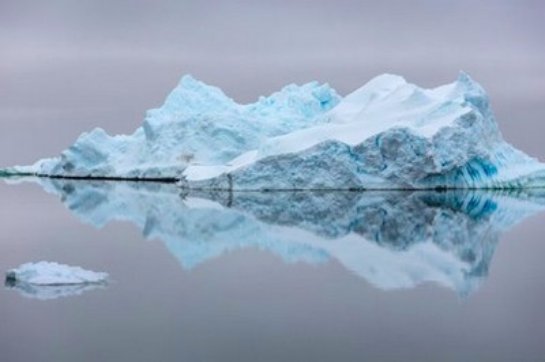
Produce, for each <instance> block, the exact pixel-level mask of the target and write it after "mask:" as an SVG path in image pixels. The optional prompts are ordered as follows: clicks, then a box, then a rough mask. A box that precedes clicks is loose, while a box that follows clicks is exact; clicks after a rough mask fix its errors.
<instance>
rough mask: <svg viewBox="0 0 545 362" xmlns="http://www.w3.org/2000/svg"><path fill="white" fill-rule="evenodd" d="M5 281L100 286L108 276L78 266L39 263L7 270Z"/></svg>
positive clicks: (42, 284)
mask: <svg viewBox="0 0 545 362" xmlns="http://www.w3.org/2000/svg"><path fill="white" fill-rule="evenodd" d="M6 279H7V280H8V281H10V282H12V283H13V282H14V283H15V284H18V283H22V284H28V285H41V286H60V285H77V284H100V283H104V282H105V281H106V280H107V279H108V274H107V273H98V272H93V271H90V270H85V269H83V268H80V267H78V266H69V265H64V264H59V263H55V262H47V261H40V262H37V263H26V264H22V265H21V266H19V267H18V268H16V269H11V270H9V271H8V272H7V273H6Z"/></svg>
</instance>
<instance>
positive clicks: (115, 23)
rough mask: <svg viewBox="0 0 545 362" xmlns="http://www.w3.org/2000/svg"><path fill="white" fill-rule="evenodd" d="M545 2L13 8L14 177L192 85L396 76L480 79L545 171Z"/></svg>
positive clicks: (3, 82) (0, 84)
mask: <svg viewBox="0 0 545 362" xmlns="http://www.w3.org/2000/svg"><path fill="white" fill-rule="evenodd" d="M544 16H545V3H544V2H542V1H537V0H536V1H506V0H505V1H504V0H499V1H479V2H475V1H468V0H464V1H454V0H452V1H451V0H435V1H431V0H429V1H426V0H417V1H392V0H390V1H381V2H380V3H378V2H376V3H375V2H364V1H322V0H319V1H290V2H288V1H259V2H257V1H115V2H111V1H85V0H84V1H60V0H57V1H48V2H35V1H24V0H23V1H15V0H14V1H11V0H0V127H1V128H0V167H5V166H11V165H14V164H28V163H33V162H34V161H36V160H37V159H39V158H42V157H49V156H55V155H57V154H58V153H59V152H60V151H61V150H63V149H64V148H66V147H68V146H69V145H70V144H71V143H72V142H73V141H74V140H75V139H76V137H77V136H78V135H79V134H80V133H81V132H83V131H88V130H90V129H92V128H94V127H102V128H104V129H105V130H107V131H108V132H109V133H111V134H116V133H132V131H133V130H134V129H135V128H136V127H137V126H139V124H140V123H141V121H142V119H143V117H144V113H145V111H146V110H147V109H150V108H155V107H158V106H160V105H161V104H162V102H163V100H164V98H165V97H166V95H167V94H168V93H169V92H170V90H171V89H172V88H174V87H175V86H176V84H177V83H178V80H179V79H180V77H181V76H182V75H183V74H187V73H190V74H192V75H193V76H194V77H196V78H198V79H200V80H203V81H205V82H206V83H209V84H212V85H216V86H219V87H220V88H222V89H223V90H224V92H225V93H226V94H228V95H229V96H230V97H232V98H234V99H235V100H237V101H239V102H244V103H246V102H252V101H254V100H256V99H257V98H258V97H259V96H260V95H267V94H270V93H272V92H274V91H277V90H279V89H280V88H281V87H283V86H284V85H286V84H289V83H299V84H301V83H305V82H308V81H312V80H318V81H320V82H328V83H329V84H330V85H331V86H333V87H334V88H335V89H336V90H337V91H338V92H339V93H340V94H342V95H345V94H347V93H349V92H351V91H352V90H354V89H356V88H358V87H360V86H361V85H363V84H364V83H365V82H367V81H368V80H369V79H370V78H372V77H374V76H376V75H378V74H381V73H385V72H389V73H396V74H400V75H402V76H404V77H405V78H406V79H407V80H408V81H410V82H412V83H416V84H419V85H422V86H427V87H433V86H437V85H440V84H444V83H447V82H451V81H453V80H455V79H456V77H457V74H458V72H459V71H460V70H464V71H466V72H468V73H469V74H470V75H471V76H472V77H473V78H474V79H475V80H477V81H479V82H480V83H481V84H482V85H483V86H484V87H485V89H486V90H487V91H488V93H489V95H490V97H491V101H492V106H493V109H494V111H495V114H496V116H497V119H498V122H499V123H500V127H501V129H502V131H503V133H504V135H505V138H506V139H507V140H508V141H509V142H511V143H513V144H515V145H516V146H517V147H519V148H521V149H522V150H524V151H525V152H527V153H529V154H531V155H533V156H536V157H539V158H540V159H542V160H545V146H544V145H543V143H542V137H543V130H544V126H543V125H542V122H541V119H542V118H543V116H544V115H545V105H543V102H542V100H543V97H544V95H545V49H544V48H545V47H544V46H543V34H545V21H544V20H543V19H544Z"/></svg>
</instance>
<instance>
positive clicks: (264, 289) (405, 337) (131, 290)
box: [0, 179, 545, 361]
mask: <svg viewBox="0 0 545 362" xmlns="http://www.w3.org/2000/svg"><path fill="white" fill-rule="evenodd" d="M27 181H28V182H27ZM36 185H39V186H41V187H36ZM41 189H44V190H45V191H47V193H44V192H42V191H41ZM52 195H53V196H52ZM0 196H1V197H2V200H3V207H2V209H1V210H2V214H1V215H0V216H1V222H2V225H3V228H4V230H5V233H3V236H1V237H0V240H1V244H0V245H1V246H2V249H3V252H2V253H1V256H0V267H2V268H3V270H7V269H9V268H12V267H15V266H17V265H18V264H20V263H23V262H28V261H38V260H42V259H46V260H52V261H58V262H62V263H67V264H72V265H81V266H82V267H84V268H89V269H91V270H101V271H106V272H108V273H110V274H111V276H112V278H113V280H112V282H110V283H109V285H108V286H106V287H104V286H101V287H100V288H83V289H82V288H73V287H70V288H66V287H55V288H48V287H44V288H33V289H28V288H26V289H22V288H18V287H17V286H13V285H6V287H5V288H3V289H2V291H1V292H0V293H1V296H0V303H2V310H3V313H0V315H1V318H2V320H1V321H0V322H1V323H3V325H4V326H10V328H3V329H2V332H1V333H2V335H0V338H1V339H0V341H1V342H0V347H1V348H2V351H4V352H3V353H4V354H5V356H9V359H7V360H10V361H11V360H21V361H24V360H46V361H48V360H51V361H64V360H79V361H83V360H89V361H93V360H97V359H102V360H123V361H124V360H130V361H139V360H141V361H147V360H161V361H163V360H165V361H166V360H180V359H184V358H185V359H188V360H365V359H366V358H367V359H371V360H377V359H378V360H407V359H409V360H411V359H412V360H461V359H470V360H483V359H484V360H513V359H519V358H520V359H522V360H536V359H537V356H540V355H541V354H542V352H545V346H543V343H541V340H542V338H541V336H543V335H544V334H543V332H545V324H544V323H543V322H545V320H544V318H542V317H541V315H542V314H541V312H540V311H541V305H542V304H543V303H542V302H544V301H545V288H544V287H543V286H542V282H541V278H542V277H543V276H545V266H543V265H542V262H541V257H540V255H541V253H542V252H543V251H544V250H545V248H544V246H543V245H542V242H541V239H540V232H541V227H540V226H541V225H540V224H541V222H542V221H543V220H544V219H543V218H544V215H543V214H540V213H539V212H540V211H541V210H543V209H544V208H545V191H543V190H539V189H536V190H526V191H524V192H521V191H519V192H481V191H449V192H363V193H356V192H322V193H320V192H291V193H290V192H269V193H255V192H239V193H210V192H187V191H184V190H182V189H180V188H178V187H176V186H175V185H171V184H158V183H125V182H101V181H92V182H84V181H70V180H51V179H26V180H13V179H8V180H6V183H1V184H0ZM58 199H60V200H61V201H62V203H59V201H58ZM37 322H39V323H37Z"/></svg>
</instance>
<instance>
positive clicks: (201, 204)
mask: <svg viewBox="0 0 545 362" xmlns="http://www.w3.org/2000/svg"><path fill="white" fill-rule="evenodd" d="M23 180H29V181H32V182H38V183H39V184H40V185H41V186H42V187H43V188H44V189H45V190H46V191H47V192H50V193H53V194H55V195H57V196H58V197H59V198H60V200H62V202H63V203H64V204H65V206H66V207H67V208H68V209H69V210H70V211H71V212H72V213H74V214H75V215H76V216H77V217H78V218H79V219H80V220H81V221H82V222H85V223H87V224H90V225H93V226H95V227H97V228H101V227H103V226H105V225H106V224H108V223H110V222H114V221H128V222H130V223H132V224H134V225H135V226H136V227H137V228H138V229H139V230H140V231H141V232H142V234H143V235H144V237H145V238H148V239H153V240H160V241H162V242H163V243H164V245H165V247H166V249H167V250H168V251H169V252H170V253H171V254H172V255H173V257H175V258H176V259H177V260H178V261H179V263H180V265H181V266H182V267H183V268H184V269H188V270H190V269H192V268H195V267H198V266H199V265H200V264H202V263H205V262H207V261H209V260H212V259H214V258H217V257H220V256H221V255H224V254H226V253H229V252H232V251H236V250H241V249H258V250H265V251H267V252H270V253H272V254H274V255H277V256H278V257H280V258H281V259H282V260H284V261H285V262H286V263H296V262H297V263H309V264H316V265H321V264H323V263H327V262H329V261H332V260H335V261H336V262H338V263H339V265H341V266H343V267H344V268H345V269H346V270H347V271H349V272H351V273H353V274H354V275H356V276H358V277H360V278H362V279H363V280H366V281H367V282H368V283H370V284H371V285H374V286H375V287H377V288H380V289H383V290H396V289H406V288H412V287H415V286H417V285H420V284H422V283H430V282H431V283H435V284H437V285H440V286H442V287H445V288H448V289H451V290H454V291H455V292H456V293H457V294H459V295H462V296H465V295H468V294H470V293H471V292H472V291H474V290H476V289H477V288H478V286H479V285H480V283H481V281H482V280H484V279H485V278H486V276H487V275H488V270H489V267H490V264H491V262H492V258H493V255H494V251H495V249H496V247H497V245H498V242H499V239H500V236H501V234H502V233H503V232H504V231H506V230H509V229H510V228H511V227H513V226H514V225H516V224H517V223H519V222H521V221H522V220H524V219H525V218H526V217H528V216H530V215H533V214H534V213H537V212H540V211H542V210H543V209H545V192H543V190H540V189H517V190H494V191H491V190H490V191H484V190H449V191H443V192H438V191H433V190H426V191H395V192H392V191H366V192H349V191H345V192H339V191H336V192H331V191H304V192H292V191H290V192H225V191H219V190H217V191H213V190H188V189H180V188H179V187H177V185H174V184H168V183H150V182H111V181H104V180H93V181H86V180H67V179H51V178H26V179H23ZM10 182H12V181H10ZM15 182H17V181H15Z"/></svg>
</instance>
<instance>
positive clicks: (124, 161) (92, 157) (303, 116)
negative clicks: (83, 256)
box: [15, 76, 340, 180]
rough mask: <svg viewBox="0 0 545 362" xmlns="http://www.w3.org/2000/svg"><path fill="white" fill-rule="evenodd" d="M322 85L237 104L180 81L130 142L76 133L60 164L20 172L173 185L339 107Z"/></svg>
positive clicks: (47, 163) (202, 86)
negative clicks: (196, 169) (188, 172)
mask: <svg viewBox="0 0 545 362" xmlns="http://www.w3.org/2000/svg"><path fill="white" fill-rule="evenodd" d="M339 99H340V97H339V96H338V95H337V93H336V92H335V91H334V90H333V89H332V88H330V87H329V86H328V85H327V84H322V85H320V84H318V83H316V82H312V83H308V84H305V85H303V86H296V85H293V84H292V85H288V86H286V87H284V88H283V89H282V90H281V91H280V92H277V93H274V94H272V95H271V96H269V97H261V98H260V99H259V100H258V101H257V102H255V103H253V104H247V105H241V104H237V103H236V102H234V101H233V100H232V99H230V98H228V97H227V96H226V95H225V94H224V93H223V92H222V91H221V90H220V89H219V88H216V87H211V86H208V85H205V84H204V83H202V82H200V81H198V80H196V79H194V78H192V77H191V76H184V77H183V78H182V80H181V81H180V83H179V85H178V86H177V87H176V88H175V89H174V90H173V91H172V92H171V93H170V94H169V95H168V97H167V99H166V101H165V103H164V104H163V106H162V107H161V108H159V109H153V110H150V111H148V112H147V114H146V118H145V120H144V122H143V124H142V126H141V127H139V128H138V129H137V130H136V131H135V132H134V133H133V134H132V135H120V136H113V137H112V136H109V135H108V134H107V133H106V132H105V131H104V130H103V129H101V128H97V129H95V130H93V131H91V132H89V133H84V134H82V135H81V136H80V137H79V139H78V140H77V141H76V142H75V143H74V144H73V145H72V146H71V147H70V148H68V149H67V150H66V151H64V152H63V153H62V154H61V156H60V157H58V158H53V159H45V160H42V161H39V162H37V163H36V164H35V165H34V166H31V167H16V168H15V171H16V172H20V173H33V174H38V175H47V176H68V177H108V178H129V179H133V178H137V179H166V180H168V179H179V178H181V177H182V172H183V171H184V170H185V168H186V167H187V166H188V165H190V164H194V165H196V164H203V165H222V164H225V163H226V162H228V161H229V160H230V159H232V158H234V157H236V156H238V155H240V154H241V153H242V152H244V151H247V150H251V149H254V148H257V147H259V145H260V144H261V143H263V142H264V141H265V139H266V138H268V137H274V136H279V135H283V134H285V133H289V132H292V131H294V130H297V129H301V128H305V127H308V126H309V125H311V124H315V123H320V122H325V121H326V119H325V118H320V117H319V116H320V115H322V114H324V113H325V112H326V111H328V110H329V109H331V108H332V107H333V106H335V105H336V104H337V103H338V102H339Z"/></svg>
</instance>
